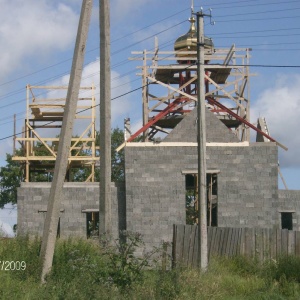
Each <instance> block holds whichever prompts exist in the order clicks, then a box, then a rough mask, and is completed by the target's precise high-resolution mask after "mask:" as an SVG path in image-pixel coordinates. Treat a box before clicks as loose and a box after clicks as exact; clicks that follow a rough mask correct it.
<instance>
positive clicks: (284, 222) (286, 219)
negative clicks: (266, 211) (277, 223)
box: [281, 212, 293, 230]
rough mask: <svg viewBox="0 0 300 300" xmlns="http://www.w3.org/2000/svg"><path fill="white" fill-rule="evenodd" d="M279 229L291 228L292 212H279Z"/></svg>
mask: <svg viewBox="0 0 300 300" xmlns="http://www.w3.org/2000/svg"><path fill="white" fill-rule="evenodd" d="M281 229H288V230H293V213H291V212H282V213H281Z"/></svg>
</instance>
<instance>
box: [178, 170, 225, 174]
mask: <svg viewBox="0 0 300 300" xmlns="http://www.w3.org/2000/svg"><path fill="white" fill-rule="evenodd" d="M220 172H221V171H220V170H218V169H215V170H214V169H208V170H206V174H219V173H220ZM181 174H183V175H188V174H198V170H197V169H185V170H182V171H181Z"/></svg>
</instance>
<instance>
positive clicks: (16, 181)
mask: <svg viewBox="0 0 300 300" xmlns="http://www.w3.org/2000/svg"><path fill="white" fill-rule="evenodd" d="M99 141H100V133H99V132H96V144H97V145H99ZM123 142H124V135H123V131H122V130H121V129H119V128H114V129H112V132H111V166H112V172H111V173H112V174H111V180H112V181H123V180H124V178H125V163H124V161H125V159H124V150H121V151H119V152H116V149H117V147H118V146H119V145H121V144H122V143H123ZM79 146H80V145H79ZM21 152H22V151H21V150H17V156H22V153H21ZM47 153H48V152H47V151H46V150H45V149H44V147H43V145H42V144H41V143H37V145H36V154H37V155H38V156H43V155H48V154H47ZM84 155H90V153H89V150H82V151H80V156H84ZM96 155H99V151H98V153H97V154H96ZM6 162H7V164H6V166H5V167H2V168H1V170H0V208H2V207H3V206H4V205H5V204H7V203H13V204H14V203H16V202H17V188H18V187H19V186H20V185H21V182H22V181H23V180H24V175H23V168H22V163H21V162H20V161H13V160H12V155H11V154H6ZM47 169H49V168H48V167H47V168H46V167H45V169H44V172H43V169H41V170H40V172H32V173H31V174H30V181H31V182H43V181H51V180H52V177H53V174H52V173H49V170H47ZM89 172H90V170H89V169H88V168H84V167H83V168H74V169H72V171H71V174H70V179H71V180H72V181H77V182H80V181H81V182H83V181H85V180H86V178H87V177H88V176H89V174H90V173H89ZM99 178H100V176H99V168H96V172H95V180H96V181H99Z"/></svg>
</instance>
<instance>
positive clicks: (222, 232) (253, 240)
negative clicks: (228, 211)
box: [172, 225, 300, 266]
mask: <svg viewBox="0 0 300 300" xmlns="http://www.w3.org/2000/svg"><path fill="white" fill-rule="evenodd" d="M207 234H208V259H211V258H212V257H213V256H225V257H233V256H236V255H242V256H246V257H256V258H257V259H259V260H260V261H263V260H266V259H276V257H279V256H280V255H287V254H289V255H295V256H299V257H300V232H298V231H289V230H287V229H283V230H281V229H269V228H220V227H208V230H207ZM172 253H173V262H174V265H180V266H197V265H198V256H199V251H198V227H197V226H195V225H174V229H173V251H172Z"/></svg>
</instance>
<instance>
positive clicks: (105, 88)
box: [99, 0, 112, 238]
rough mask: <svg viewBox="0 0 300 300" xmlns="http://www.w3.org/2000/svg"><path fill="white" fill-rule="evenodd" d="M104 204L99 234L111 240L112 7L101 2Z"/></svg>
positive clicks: (101, 111)
mask: <svg viewBox="0 0 300 300" xmlns="http://www.w3.org/2000/svg"><path fill="white" fill-rule="evenodd" d="M99 7H100V15H99V17H100V201H99V219H100V226H99V234H100V237H101V236H103V235H106V236H107V237H108V238H110V235H111V231H112V225H111V218H112V217H111V87H110V86H111V83H110V82H111V78H110V6H109V0H100V2H99Z"/></svg>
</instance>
